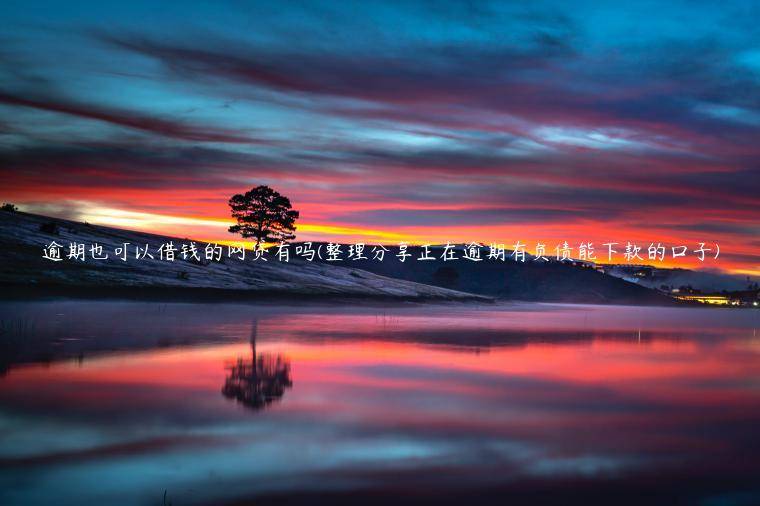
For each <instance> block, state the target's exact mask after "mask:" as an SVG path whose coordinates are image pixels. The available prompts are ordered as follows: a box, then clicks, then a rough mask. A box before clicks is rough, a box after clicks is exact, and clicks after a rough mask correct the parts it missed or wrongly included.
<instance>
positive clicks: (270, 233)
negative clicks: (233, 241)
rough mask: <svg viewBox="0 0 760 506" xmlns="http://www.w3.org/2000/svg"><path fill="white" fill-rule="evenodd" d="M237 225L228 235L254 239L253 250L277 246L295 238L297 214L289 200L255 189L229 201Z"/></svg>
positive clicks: (262, 189) (270, 189) (264, 190)
mask: <svg viewBox="0 0 760 506" xmlns="http://www.w3.org/2000/svg"><path fill="white" fill-rule="evenodd" d="M229 204H230V208H231V209H232V217H233V218H235V219H236V220H237V225H232V226H231V227H230V228H229V231H230V232H231V233H233V234H238V233H239V234H240V235H242V236H243V237H246V238H247V237H255V238H256V246H257V247H258V245H259V244H260V243H262V242H281V241H289V240H291V239H294V238H295V234H293V232H295V230H296V226H295V223H296V220H297V219H298V211H296V210H294V209H293V208H292V206H291V205H290V199H288V198H287V197H285V196H283V195H280V194H279V193H278V192H276V191H274V190H273V189H272V188H270V187H268V186H257V187H256V188H253V189H251V190H250V191H248V192H246V193H238V194H237V195H233V196H232V198H230V201H229Z"/></svg>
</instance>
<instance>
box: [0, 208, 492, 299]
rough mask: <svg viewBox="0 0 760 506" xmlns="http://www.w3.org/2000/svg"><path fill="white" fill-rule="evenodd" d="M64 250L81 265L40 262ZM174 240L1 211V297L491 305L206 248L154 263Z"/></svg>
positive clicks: (411, 285) (355, 273)
mask: <svg viewBox="0 0 760 506" xmlns="http://www.w3.org/2000/svg"><path fill="white" fill-rule="evenodd" d="M53 241H55V242H56V243H57V244H60V245H62V246H63V250H62V252H63V253H64V254H66V253H67V252H68V248H69V244H70V243H72V242H77V243H84V244H86V245H87V246H86V248H87V249H88V250H87V251H86V255H87V258H86V260H85V261H79V260H69V259H66V260H63V261H61V262H54V261H51V260H47V259H45V258H43V249H44V248H45V246H47V245H49V244H50V243H51V242H53ZM169 241H173V243H174V245H175V246H179V245H180V244H181V243H183V242H185V243H189V242H190V240H189V239H180V238H176V237H167V236H160V235H154V234H148V233H143V232H134V231H129V230H122V229H118V228H111V227H103V226H96V225H89V224H86V223H79V222H75V221H70V220H64V219H58V218H50V217H46V216H39V215H33V214H28V213H21V212H7V211H0V255H1V260H2V261H0V284H1V285H5V286H6V287H12V289H10V290H9V289H7V288H6V290H4V292H5V294H6V296H7V295H14V294H21V293H23V292H26V291H31V292H33V293H35V294H37V293H39V292H40V291H42V292H48V293H56V294H63V295H66V294H72V295H82V294H84V295H92V296H97V297H102V296H108V295H117V296H119V295H129V296H132V295H134V296H138V297H161V298H163V297H170V298H190V299H193V298H197V297H212V298H216V297H241V298H242V297H256V298H266V297H288V298H293V297H317V296H331V297H348V298H365V297H366V298H381V299H400V300H488V299H487V298H485V297H481V296H475V295H471V294H466V293H462V292H457V291H454V290H450V289H445V288H440V287H434V286H427V285H424V284H420V283H416V282H411V281H408V280H399V279H390V278H387V277H384V276H381V275H377V274H373V273H370V272H367V271H364V270H361V269H359V268H357V267H358V266H336V265H325V264H321V263H318V262H307V261H305V260H297V259H294V260H291V262H290V263H287V264H286V263H280V262H276V261H269V262H262V261H253V260H252V259H251V258H250V253H251V252H250V251H248V252H247V253H248V258H247V259H245V260H238V259H236V258H228V257H227V255H226V251H225V255H223V258H222V261H220V262H216V261H212V262H206V261H205V256H204V248H205V246H206V243H203V242H197V243H196V244H197V246H198V248H199V250H200V256H201V259H202V261H196V260H194V259H189V260H183V259H181V257H179V255H178V258H177V259H176V260H175V261H173V262H169V261H162V260H160V259H159V257H158V255H157V253H156V248H158V247H159V246H160V245H161V244H163V243H166V242H169ZM94 243H97V244H100V245H101V246H103V254H106V253H107V254H108V255H109V258H108V259H107V260H92V259H91V258H90V252H89V245H91V244H94ZM124 243H129V246H128V248H129V250H128V251H129V259H128V260H127V261H126V262H125V261H122V260H121V259H119V258H116V257H115V256H114V250H115V248H117V247H121V246H123V244H124ZM146 244H149V245H150V246H151V252H152V253H153V255H154V257H155V258H154V259H150V258H143V259H140V260H135V258H134V248H135V246H137V245H139V246H140V247H144V246H145V245H146Z"/></svg>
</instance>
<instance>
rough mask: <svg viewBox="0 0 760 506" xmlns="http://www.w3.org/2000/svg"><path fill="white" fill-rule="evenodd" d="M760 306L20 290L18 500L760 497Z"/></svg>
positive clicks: (15, 442) (13, 395) (2, 385)
mask: <svg viewBox="0 0 760 506" xmlns="http://www.w3.org/2000/svg"><path fill="white" fill-rule="evenodd" d="M35 315H36V316H35ZM759 315H760V312H757V313H754V312H751V311H750V312H747V311H729V312H725V311H720V310H702V309H695V310H692V309H688V310H681V309H658V308H623V307H593V306H586V307H567V306H537V305H515V306H503V307H496V306H489V307H472V306H455V307H446V306H408V307H396V308H390V309H389V310H388V311H387V312H386V311H385V310H384V309H383V310H377V309H375V308H371V307H362V306H356V307H350V308H344V307H336V306H329V307H326V306H316V307H298V308H294V307H290V308H280V307H274V306H234V305H227V304H223V305H216V306H213V307H212V306H199V305H180V304H178V305H169V306H168V307H167V308H166V309H165V310H162V311H160V312H159V311H157V310H156V309H155V308H154V307H153V306H151V305H147V304H137V303H126V304H125V303H84V302H76V303H74V302H70V303H65V304H61V303H56V304H43V303H30V304H28V305H26V306H25V305H15V306H4V307H3V306H0V320H3V319H4V320H5V321H10V320H18V319H21V318H27V319H29V321H30V323H33V325H31V324H30V325H28V326H20V327H17V328H20V329H28V330H23V331H22V330H18V331H15V330H14V331H13V332H14V333H15V334H18V337H19V338H18V339H14V340H13V343H14V346H16V347H17V351H16V352H15V353H14V354H13V359H12V360H9V361H8V362H9V365H10V369H9V370H8V372H7V374H6V375H5V376H3V377H0V504H2V505H3V506H13V505H24V506H26V505H36V504H40V505H46V504H56V505H57V506H67V505H80V504H109V505H110V506H117V505H122V504H124V505H134V504H138V505H140V504H146V505H147V504H161V499H162V494H163V491H164V490H168V497H169V498H170V499H171V502H172V503H173V504H183V505H185V504H214V505H218V504H257V505H265V504H272V503H279V504H303V503H307V504H313V503H316V502H318V501H321V504H336V503H347V504H357V503H360V504H367V503H368V498H369V499H370V500H369V502H370V503H371V502H372V501H371V499H373V498H374V499H375V500H376V502H379V503H388V502H394V503H399V504H401V503H403V502H404V501H403V498H404V497H406V498H407V499H408V500H407V502H409V501H411V502H413V503H414V504H415V505H418V504H421V503H434V504H442V503H448V504H471V503H473V504H475V503H477V504H484V503H488V501H489V500H490V503H491V504H505V503H509V504H521V503H528V504H545V503H555V504H556V503H560V504H575V503H578V504H591V503H603V504H621V503H626V502H627V503H638V504H648V505H649V504H655V503H675V502H678V503H683V504H692V503H704V504H711V503H715V504H742V503H745V504H758V503H759V501H760V484H758V481H757V476H760V453H758V452H757V448H758V447H759V445H760V433H759V432H758V430H757V428H758V427H760V340H758V339H757V337H756V334H755V332H754V329H755V327H756V326H757V325H756V324H757V318H758V316H759ZM252 319H253V321H254V323H253V325H252V323H251V322H252ZM114 322H119V324H118V325H114ZM6 328H8V327H7V326H6ZM639 329H641V331H640V332H639ZM21 337H23V339H22V338H21ZM48 351H49V353H47V352H48ZM43 352H44V353H43ZM82 354H84V357H85V358H84V360H78V357H81V356H82ZM238 357H239V358H238ZM285 357H287V358H285ZM291 364H292V367H293V368H294V369H295V373H296V374H297V376H298V378H297V385H296V386H295V387H293V388H290V385H291V384H292V382H293V377H292V376H293V372H292V371H291ZM189 371H192V373H189ZM220 389H221V390H224V391H226V393H227V395H220ZM231 399H235V400H231ZM238 401H240V402H238ZM240 404H244V405H245V406H246V407H250V408H254V409H257V411H255V416H251V415H252V413H253V412H252V411H251V410H250V409H243V407H242V406H241V405H240ZM261 408H265V409H261ZM399 495H401V498H400V499H399V498H398V496H399ZM299 498H300V499H299ZM341 498H342V501H341ZM297 499H298V500H297Z"/></svg>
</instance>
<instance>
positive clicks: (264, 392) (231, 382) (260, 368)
mask: <svg viewBox="0 0 760 506" xmlns="http://www.w3.org/2000/svg"><path fill="white" fill-rule="evenodd" d="M256 330H257V321H256V320H254V321H253V329H252V330H251V355H252V357H253V359H252V360H251V361H245V360H244V359H243V358H242V357H239V358H238V359H237V363H235V364H233V365H231V366H230V367H229V374H227V377H226V378H225V380H224V386H223V387H222V395H224V396H225V397H227V398H228V399H236V400H237V401H238V402H240V403H242V404H243V405H244V406H247V407H249V408H252V409H256V410H259V409H262V408H265V407H266V406H268V405H269V404H271V403H272V402H273V401H275V400H277V399H280V398H281V397H282V396H283V395H284V394H285V389H286V388H290V387H292V386H293V380H292V379H291V377H290V361H289V360H288V359H286V358H284V357H283V356H282V355H272V354H270V353H261V354H258V355H257V354H256Z"/></svg>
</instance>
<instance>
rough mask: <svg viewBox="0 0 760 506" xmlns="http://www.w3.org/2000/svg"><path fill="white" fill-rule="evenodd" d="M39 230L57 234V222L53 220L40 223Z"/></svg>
mask: <svg viewBox="0 0 760 506" xmlns="http://www.w3.org/2000/svg"><path fill="white" fill-rule="evenodd" d="M40 232H45V233H46V234H53V235H58V224H57V223H56V222H54V221H48V222H45V223H41V224H40Z"/></svg>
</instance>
